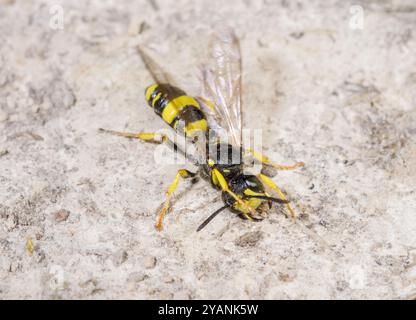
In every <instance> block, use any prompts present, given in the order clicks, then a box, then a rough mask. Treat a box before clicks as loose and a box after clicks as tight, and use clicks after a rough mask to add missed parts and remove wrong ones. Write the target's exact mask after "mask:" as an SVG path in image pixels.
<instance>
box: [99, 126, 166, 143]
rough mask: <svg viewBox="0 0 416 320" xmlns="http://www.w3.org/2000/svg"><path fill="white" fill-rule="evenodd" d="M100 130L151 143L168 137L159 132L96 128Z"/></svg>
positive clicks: (163, 140) (161, 141) (162, 140)
mask: <svg viewBox="0 0 416 320" xmlns="http://www.w3.org/2000/svg"><path fill="white" fill-rule="evenodd" d="M98 130H99V131H101V132H106V133H109V134H114V135H116V136H120V137H126V138H133V139H140V140H142V141H146V142H152V143H163V142H165V141H167V140H168V137H167V136H165V135H164V134H161V133H145V132H141V133H131V132H120V131H113V130H106V129H102V128H100V129H98Z"/></svg>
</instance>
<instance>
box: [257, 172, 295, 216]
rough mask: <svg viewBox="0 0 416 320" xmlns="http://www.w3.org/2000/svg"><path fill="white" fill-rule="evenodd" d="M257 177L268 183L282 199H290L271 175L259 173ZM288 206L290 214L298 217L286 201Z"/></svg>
mask: <svg viewBox="0 0 416 320" xmlns="http://www.w3.org/2000/svg"><path fill="white" fill-rule="evenodd" d="M257 177H258V178H259V179H260V180H261V181H262V182H263V183H264V184H265V185H266V186H268V187H269V188H270V189H272V190H274V191H275V192H276V193H277V194H278V195H279V197H280V199H282V200H283V201H288V200H287V198H286V196H285V194H284V193H283V191H282V190H281V189H280V188H279V187H278V186H277V184H276V183H275V182H274V181H273V180H272V179H270V178H269V177H267V176H266V175H264V174H261V173H260V174H258V175H257ZM284 205H285V206H286V209H287V210H288V211H289V214H290V216H291V217H292V218H293V219H296V214H295V211H294V210H293V209H292V207H291V206H290V204H289V203H285V204H284Z"/></svg>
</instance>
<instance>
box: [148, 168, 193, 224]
mask: <svg viewBox="0 0 416 320" xmlns="http://www.w3.org/2000/svg"><path fill="white" fill-rule="evenodd" d="M192 177H195V173H193V172H190V171H188V170H186V169H180V170H178V173H177V174H176V176H175V179H174V180H173V182H172V183H171V184H170V186H169V188H168V191H167V192H166V200H165V203H164V204H163V208H162V210H160V213H159V216H158V218H157V222H156V229H157V230H158V231H161V230H162V229H163V219H164V218H165V216H166V214H167V213H168V210H169V208H170V200H171V198H172V195H173V192H174V191H175V189H176V188H177V187H178V184H179V180H180V179H181V178H192Z"/></svg>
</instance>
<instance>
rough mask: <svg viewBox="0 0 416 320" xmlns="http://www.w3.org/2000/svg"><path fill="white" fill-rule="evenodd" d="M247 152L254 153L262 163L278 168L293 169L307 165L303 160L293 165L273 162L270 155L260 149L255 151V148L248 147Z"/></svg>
mask: <svg viewBox="0 0 416 320" xmlns="http://www.w3.org/2000/svg"><path fill="white" fill-rule="evenodd" d="M247 152H248V153H250V154H252V155H253V157H254V158H255V159H256V160H257V161H259V162H261V163H262V164H264V165H266V166H271V167H273V168H276V169H278V170H293V169H296V168H298V167H303V166H304V165H305V163H303V162H302V161H299V162H296V163H295V164H293V165H283V164H277V163H272V162H271V161H270V159H269V158H268V157H266V156H265V155H263V154H261V153H260V152H258V151H255V150H253V149H251V148H250V149H247Z"/></svg>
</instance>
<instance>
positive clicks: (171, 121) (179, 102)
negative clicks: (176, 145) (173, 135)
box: [145, 84, 208, 135]
mask: <svg viewBox="0 0 416 320" xmlns="http://www.w3.org/2000/svg"><path fill="white" fill-rule="evenodd" d="M145 95H146V100H147V102H148V103H149V106H151V107H152V108H153V109H154V111H155V112H156V114H158V115H159V116H160V117H161V118H162V119H163V121H165V122H166V123H167V124H168V125H170V126H171V127H172V128H174V129H175V130H178V129H179V127H180V126H179V124H180V123H181V122H182V123H183V130H184V133H185V134H186V135H191V134H192V133H193V132H195V131H203V132H206V131H207V127H208V125H207V121H206V119H205V115H204V113H203V112H202V111H201V106H200V105H199V103H198V101H196V100H195V99H194V98H193V97H191V96H188V95H186V93H185V92H184V91H182V90H181V89H179V88H176V87H174V86H172V85H170V84H153V85H151V86H149V87H148V88H147V89H146V92H145Z"/></svg>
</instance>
